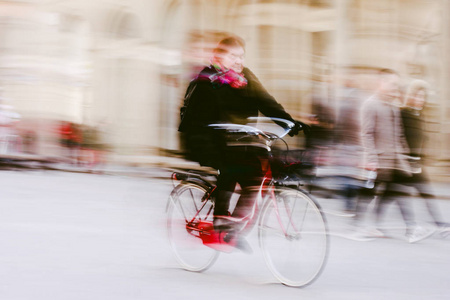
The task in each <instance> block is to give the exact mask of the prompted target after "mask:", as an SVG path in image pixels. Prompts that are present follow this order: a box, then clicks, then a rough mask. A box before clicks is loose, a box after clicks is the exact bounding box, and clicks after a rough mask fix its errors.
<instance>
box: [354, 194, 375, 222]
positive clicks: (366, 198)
mask: <svg viewBox="0 0 450 300" xmlns="http://www.w3.org/2000/svg"><path fill="white" fill-rule="evenodd" d="M374 198H375V188H372V189H367V188H362V189H360V191H359V194H358V197H357V198H356V205H355V217H354V225H355V226H360V225H361V222H362V220H363V219H364V217H365V214H366V211H367V207H368V206H369V204H370V202H372V200H373V199H374Z"/></svg>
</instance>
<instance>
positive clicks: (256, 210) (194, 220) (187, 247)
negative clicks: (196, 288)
mask: <svg viewBox="0 0 450 300" xmlns="http://www.w3.org/2000/svg"><path fill="white" fill-rule="evenodd" d="M254 121H255V123H254V124H250V125H235V124H214V125H211V126H213V127H215V128H218V129H221V130H226V131H227V133H229V134H230V136H235V138H234V142H236V144H242V142H243V141H246V139H247V140H248V138H251V139H252V140H253V141H255V140H259V141H260V143H259V144H257V143H252V145H253V146H260V147H264V148H266V149H267V151H269V158H270V159H269V161H270V166H271V168H270V169H269V170H268V171H267V173H266V175H265V177H264V180H263V182H262V184H261V186H260V187H259V191H258V201H255V205H254V207H253V210H252V213H251V214H250V215H249V216H247V217H246V218H245V220H243V221H242V223H243V226H242V228H243V229H242V230H251V228H253V227H254V226H253V225H254V224H258V226H257V231H258V239H259V245H260V247H261V249H262V253H263V257H264V259H265V262H266V264H267V266H268V268H269V270H270V271H271V272H272V274H273V275H274V276H275V277H276V278H277V279H278V280H279V281H280V282H281V283H283V284H284V285H287V286H292V287H304V286H306V285H309V284H311V283H312V282H313V281H314V280H315V279H317V278H318V277H319V275H320V274H321V272H322V270H323V269H324V266H325V264H326V261H327V256H328V248H329V237H328V226H327V222H326V219H325V217H324V215H323V213H322V211H321V208H320V206H319V204H318V203H317V201H316V200H315V199H314V198H313V197H312V196H311V195H310V194H309V193H308V192H306V191H304V190H303V189H302V188H301V183H300V182H299V179H298V176H297V175H298V172H299V171H298V170H301V169H302V168H303V167H304V165H303V164H302V162H301V161H298V162H295V163H292V162H290V163H289V164H286V163H284V161H283V160H282V159H280V157H279V156H278V155H274V152H273V151H272V146H273V144H274V142H275V141H277V140H283V137H284V136H285V135H286V134H287V133H289V130H290V129H291V128H292V126H293V125H294V124H293V123H292V122H289V121H286V120H280V119H277V120H275V121H276V122H277V124H281V123H283V124H285V126H283V128H282V127H280V126H278V125H275V124H274V123H272V124H273V126H272V127H271V128H272V129H270V126H267V123H266V122H267V118H258V120H254ZM257 123H258V124H257ZM261 123H263V127H266V128H264V129H263V130H261V129H258V128H257V127H256V126H260V125H261ZM268 127H269V129H268ZM277 127H278V128H282V129H281V130H280V129H277V130H278V132H277V130H273V128H277ZM269 130H270V131H269ZM283 141H284V140H283ZM284 144H285V145H286V148H287V143H286V142H284ZM296 173H297V174H296ZM172 178H173V180H174V182H176V186H175V188H174V190H173V191H172V192H171V194H170V197H169V200H168V204H167V213H168V218H167V228H168V237H169V241H170V244H171V246H172V249H173V251H174V253H175V257H176V259H177V261H178V262H179V263H180V265H181V266H182V268H184V269H185V270H188V271H194V272H201V271H204V270H206V269H208V268H209V267H210V266H212V265H213V264H214V262H215V261H216V259H217V258H218V256H219V254H220V251H218V250H217V249H218V247H217V246H218V245H217V244H218V243H220V242H219V240H218V239H217V232H215V231H214V227H213V213H212V212H213V208H214V191H215V187H216V186H215V179H216V177H215V176H214V175H211V174H208V173H205V172H194V171H190V172H174V173H173V175H172ZM219 248H220V247H219ZM221 250H222V251H224V252H227V251H228V250H230V249H229V248H226V247H225V248H223V249H221Z"/></svg>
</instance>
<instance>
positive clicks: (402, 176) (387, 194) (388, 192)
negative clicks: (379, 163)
mask: <svg viewBox="0 0 450 300" xmlns="http://www.w3.org/2000/svg"><path fill="white" fill-rule="evenodd" d="M382 172H390V174H388V176H383V177H382V179H381V180H378V181H377V182H376V183H375V186H374V188H372V189H367V188H363V189H361V191H360V195H359V198H358V201H357V204H356V209H355V223H356V224H358V223H359V222H360V221H361V219H362V217H363V215H364V214H365V211H366V210H367V206H368V204H369V203H370V202H371V201H372V200H373V199H375V198H376V203H375V222H376V225H377V226H379V225H380V223H381V219H382V217H383V215H384V213H385V211H386V207H387V205H388V204H390V203H392V202H396V203H397V205H398V206H399V209H400V213H401V215H402V217H403V220H404V222H405V224H406V227H407V228H411V227H413V226H415V221H414V215H413V211H412V205H411V203H410V202H409V201H408V200H407V199H405V197H404V196H405V192H406V191H405V190H404V187H405V184H408V182H410V180H411V176H409V175H408V174H406V173H404V172H402V171H399V170H396V169H393V170H382ZM384 175H386V174H384ZM386 178H388V179H386ZM402 187H403V188H402Z"/></svg>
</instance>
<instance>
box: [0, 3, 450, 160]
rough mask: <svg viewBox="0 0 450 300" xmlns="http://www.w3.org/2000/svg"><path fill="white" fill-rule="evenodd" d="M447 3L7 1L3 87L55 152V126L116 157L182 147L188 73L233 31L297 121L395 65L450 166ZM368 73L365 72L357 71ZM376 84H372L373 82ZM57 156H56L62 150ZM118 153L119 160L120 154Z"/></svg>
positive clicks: (1, 20)
mask: <svg viewBox="0 0 450 300" xmlns="http://www.w3.org/2000/svg"><path fill="white" fill-rule="evenodd" d="M449 10H450V4H449V3H448V1H445V0H376V1H375V0H374V1H371V0H369V1H367V0H336V1H333V0H132V1H122V0H96V1H87V0H60V1H53V0H17V1H12V0H10V1H0V37H1V39H0V86H1V88H2V96H3V97H4V98H5V99H7V100H5V101H6V102H7V104H9V105H11V106H13V107H14V108H15V110H16V111H17V112H19V113H20V114H21V116H22V120H23V121H24V123H27V122H28V123H27V124H30V125H29V126H32V127H33V128H35V129H36V130H38V133H39V136H40V141H41V143H40V145H41V146H40V148H39V151H40V153H48V152H51V151H54V150H55V149H54V148H55V145H54V144H52V143H51V140H52V134H51V133H52V131H51V128H52V126H53V125H54V124H55V122H57V121H59V120H70V121H73V122H76V123H80V124H86V125H89V126H94V127H99V128H101V130H102V132H103V141H104V142H105V143H107V144H108V145H110V147H111V149H112V150H113V152H112V153H113V154H114V155H116V156H117V155H121V156H126V157H128V158H129V159H132V157H136V156H137V157H139V159H142V156H146V155H148V154H152V155H154V154H158V153H161V150H178V149H179V148H180V145H179V142H178V133H177V124H178V120H179V116H178V109H179V106H180V103H181V98H182V96H183V92H184V89H185V87H186V84H187V82H188V80H189V76H190V75H189V74H192V72H194V70H195V68H196V67H198V66H199V65H200V64H202V63H205V61H207V57H208V53H209V51H210V50H211V48H212V46H213V45H214V44H215V43H216V42H217V40H218V39H219V38H220V37H222V36H224V35H225V34H226V33H234V34H239V35H240V36H242V37H243V38H244V39H245V40H246V43H247V55H246V56H247V57H246V63H247V65H248V66H249V67H250V68H251V69H252V70H253V71H254V72H255V73H256V74H257V75H258V77H259V78H260V79H261V81H263V83H264V84H265V86H266V87H267V88H268V90H269V91H270V92H271V93H272V94H273V95H274V96H275V97H276V98H277V99H278V100H279V101H280V102H281V103H282V104H283V105H284V106H285V107H286V108H287V109H288V110H289V111H291V112H294V114H295V115H296V117H298V118H305V117H306V116H307V115H308V114H310V113H312V112H313V103H312V102H313V98H314V97H313V96H312V95H313V93H317V91H320V92H319V93H320V94H321V95H322V96H323V97H322V98H323V99H324V100H323V101H325V102H326V104H327V105H329V106H331V107H333V105H335V103H336V101H339V99H338V98H337V97H336V96H334V95H335V91H334V90H333V88H331V89H330V87H329V86H327V85H326V84H324V83H329V81H330V78H332V80H331V81H332V82H334V83H336V81H337V82H338V81H339V80H340V79H339V78H342V77H343V76H345V74H346V72H347V71H348V70H349V68H350V69H354V70H368V69H373V68H380V67H390V68H394V69H396V70H398V71H399V72H400V74H401V75H402V77H403V78H404V80H405V83H406V82H408V81H409V80H411V79H412V78H421V79H425V80H427V81H428V82H429V83H430V85H431V86H432V96H431V99H430V102H431V109H430V110H429V112H428V114H429V116H430V119H431V120H433V123H432V124H431V125H432V126H431V127H430V128H431V129H430V130H431V132H432V139H431V140H432V142H431V143H430V153H432V156H433V157H434V158H436V159H438V160H439V161H443V160H447V159H448V158H450V152H449V150H448V149H450V130H449V128H450V127H449V126H448V123H449V121H450V105H449V101H448V100H447V99H448V98H449V94H450V87H449V85H448V84H446V83H447V80H448V78H449V70H450V68H449V67H450V59H449V53H450V51H449V50H450V44H449V43H450V34H449V32H450V18H449V17H448V14H447V12H448V11H449ZM361 73H364V71H361ZM369 81H370V80H369ZM55 151H56V150H55ZM114 155H113V156H114Z"/></svg>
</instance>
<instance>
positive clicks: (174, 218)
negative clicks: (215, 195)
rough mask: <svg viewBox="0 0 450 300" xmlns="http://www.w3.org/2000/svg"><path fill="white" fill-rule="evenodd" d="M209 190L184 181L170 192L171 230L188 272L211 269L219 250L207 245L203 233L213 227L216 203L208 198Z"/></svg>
mask: <svg viewBox="0 0 450 300" xmlns="http://www.w3.org/2000/svg"><path fill="white" fill-rule="evenodd" d="M205 193H206V189H205V188H204V187H202V186H201V185H199V184H196V183H190V182H187V183H182V184H180V185H179V186H177V187H176V188H175V189H174V190H173V192H172V193H171V195H170V199H169V204H168V207H167V229H168V237H169V241H170V245H171V246H172V249H173V251H174V254H175V258H176V259H177V261H178V262H179V263H180V265H181V266H182V267H183V268H184V269H185V270H188V271H193V272H201V271H204V270H206V269H208V268H209V267H210V266H211V265H212V264H213V263H214V262H215V261H216V259H217V257H218V256H219V252H217V251H216V250H214V249H212V248H209V247H207V246H205V245H204V244H203V242H202V239H201V237H200V235H201V234H202V232H204V230H207V229H205V228H206V227H211V226H212V221H213V213H212V210H213V203H212V202H211V201H210V200H204V199H203V196H204V195H205Z"/></svg>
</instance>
